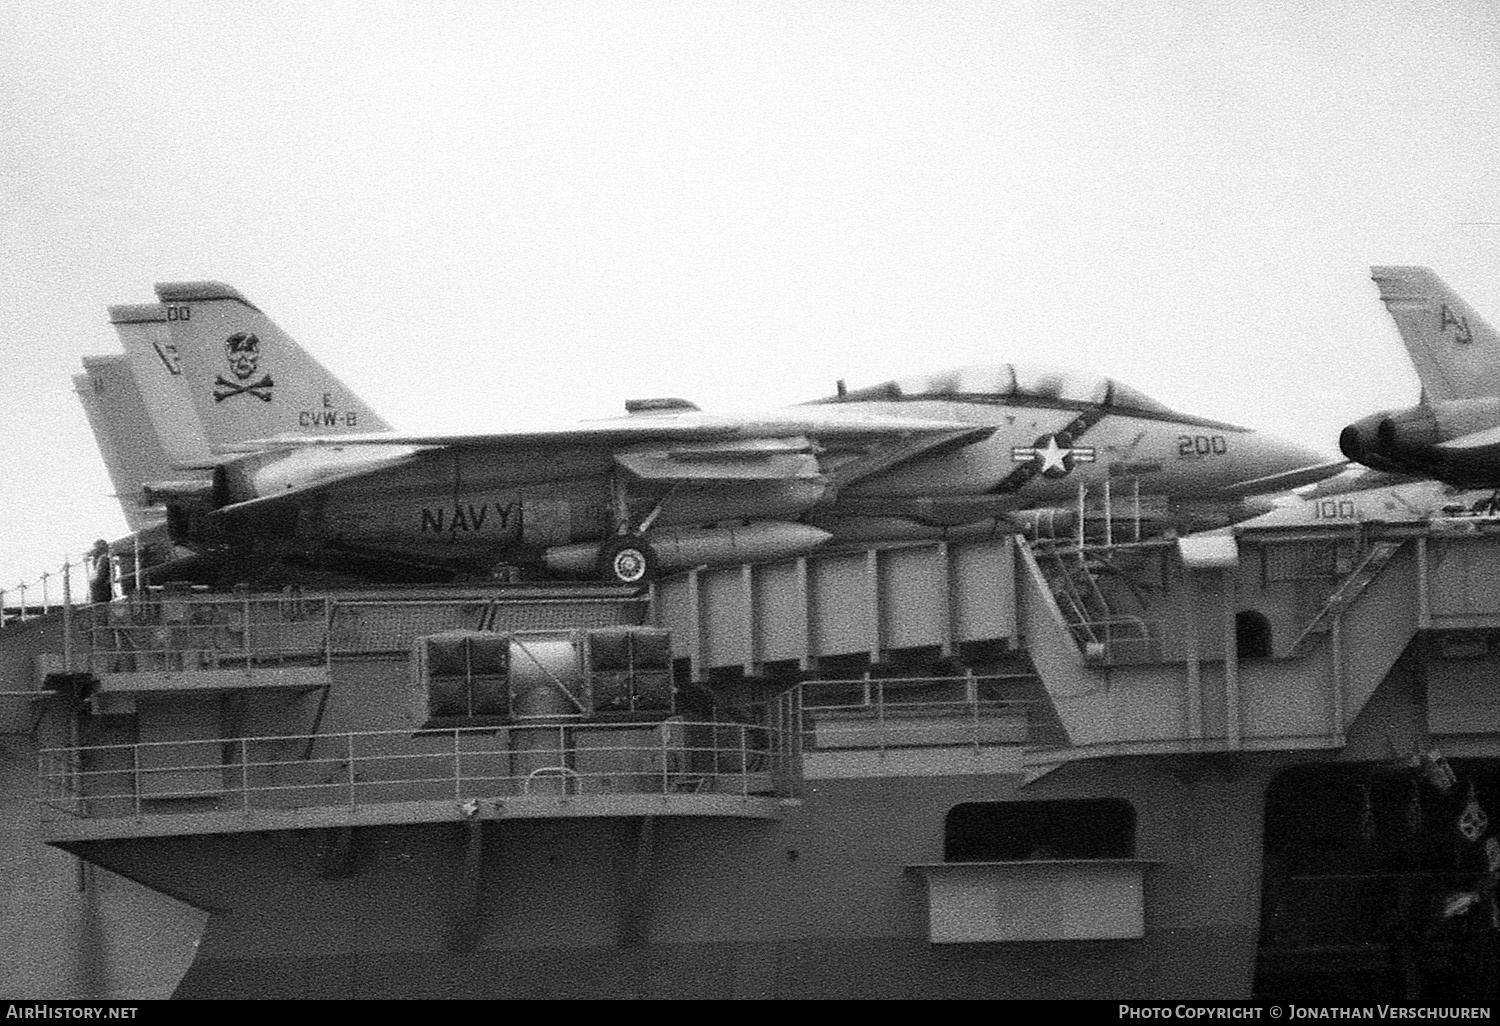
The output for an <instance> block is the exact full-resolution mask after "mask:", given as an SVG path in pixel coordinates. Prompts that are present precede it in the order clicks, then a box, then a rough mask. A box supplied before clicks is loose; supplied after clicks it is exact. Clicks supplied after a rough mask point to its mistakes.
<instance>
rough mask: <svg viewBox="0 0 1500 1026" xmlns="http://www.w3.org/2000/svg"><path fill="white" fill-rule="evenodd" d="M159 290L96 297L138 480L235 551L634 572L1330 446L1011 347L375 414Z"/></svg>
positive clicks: (1000, 511)
mask: <svg viewBox="0 0 1500 1026" xmlns="http://www.w3.org/2000/svg"><path fill="white" fill-rule="evenodd" d="M156 293H157V296H158V298H159V300H160V302H159V303H156V304H151V305H147V306H131V307H113V308H111V317H112V320H113V321H114V323H115V325H116V327H117V329H119V331H120V334H121V337H122V339H123V341H124V343H125V347H126V351H127V354H128V355H129V356H130V359H131V363H132V367H133V369H134V371H135V373H136V375H137V378H138V379H140V392H141V394H142V396H143V397H144V400H145V402H146V403H147V405H148V406H150V407H151V408H152V411H153V412H152V421H153V423H155V424H158V425H161V427H160V430H162V431H167V430H170V431H173V432H175V437H173V438H170V439H168V438H164V439H163V444H164V447H166V448H168V449H169V450H173V449H175V456H176V460H177V465H178V466H181V467H183V468H186V472H185V476H183V477H181V478H180V479H174V480H166V481H158V482H146V483H145V484H146V493H147V496H148V498H150V499H151V500H152V501H154V502H156V503H158V504H161V505H164V506H165V507H166V510H167V519H168V523H169V524H170V525H171V527H172V530H173V533H174V538H175V540H177V541H179V542H180V543H183V544H186V545H190V546H200V547H219V548H221V549H224V550H226V551H232V552H236V551H237V552H241V553H245V552H251V553H255V554H257V558H261V557H279V558H309V559H319V560H332V559H337V558H338V557H340V556H341V555H344V556H350V557H354V558H362V559H366V560H369V559H375V560H378V561H386V562H388V563H390V564H391V565H403V566H407V567H410V566H420V567H429V568H432V569H433V570H434V571H435V572H437V571H441V572H444V573H448V574H459V575H474V576H482V575H485V574H487V573H489V572H490V571H491V570H492V569H493V568H495V567H497V566H503V565H513V566H514V565H519V566H532V567H540V568H545V569H547V570H550V571H552V572H555V573H561V574H566V575H585V574H597V575H598V576H601V577H603V578H605V579H609V580H616V581H623V582H635V581H641V580H644V579H646V578H648V577H650V576H651V575H652V574H653V573H654V572H656V571H658V570H670V569H674V568H681V567H691V566H697V565H709V564H716V563H729V562H750V561H755V560H761V559H774V558H787V557H793V556H796V555H799V554H802V553H805V552H808V551H811V550H812V549H814V548H817V547H818V546H821V545H825V544H827V543H829V542H830V541H833V542H838V541H877V540H882V539H896V538H924V537H925V538H935V537H944V536H948V537H954V536H963V535H964V534H965V533H973V532H978V531H986V532H987V531H997V530H1004V531H1014V530H1016V529H1017V526H1021V527H1025V526H1027V525H1033V526H1034V525H1035V524H1036V523H1037V522H1038V520H1039V519H1042V518H1047V517H1050V516H1051V515H1052V514H1053V513H1056V512H1058V511H1061V510H1068V511H1071V510H1073V509H1074V508H1076V505H1077V497H1078V495H1079V487H1080V485H1083V486H1084V487H1085V488H1086V489H1098V488H1100V487H1101V486H1102V485H1103V484H1104V482H1106V481H1112V482H1113V483H1114V485H1115V488H1116V489H1117V492H1116V494H1119V495H1123V494H1125V492H1121V491H1118V489H1121V488H1125V489H1128V491H1129V493H1130V494H1131V495H1132V496H1133V497H1134V496H1139V497H1141V498H1142V499H1143V500H1150V501H1148V502H1147V503H1146V504H1147V505H1148V506H1150V508H1152V509H1160V510H1162V511H1163V515H1165V516H1167V517H1171V516H1174V515H1176V514H1178V513H1181V512H1182V511H1184V510H1189V509H1191V510H1192V511H1194V515H1204V513H1205V511H1206V515H1208V516H1209V518H1210V519H1211V520H1217V522H1219V523H1227V522H1230V521H1232V520H1234V519H1238V518H1241V517H1243V516H1247V515H1250V514H1251V513H1253V512H1255V511H1256V509H1257V508H1258V507H1257V508H1251V506H1250V504H1247V502H1246V499H1247V497H1250V496H1261V495H1264V494H1266V493H1269V492H1274V491H1280V490H1283V489H1286V488H1290V487H1295V486H1297V485H1300V484H1305V483H1308V482H1311V481H1315V480H1319V479H1321V478H1323V477H1327V476H1329V475H1331V474H1333V473H1336V472H1337V471H1338V469H1339V468H1341V467H1342V466H1343V464H1342V462H1338V463H1329V462H1327V461H1325V460H1323V459H1322V458H1320V456H1319V455H1318V454H1317V453H1315V452H1313V451H1310V450H1308V449H1305V448H1304V447H1302V446H1300V445H1297V444H1294V443H1292V442H1289V441H1284V440H1281V439H1277V438H1272V437H1269V436H1266V435H1263V434H1258V433H1256V432H1253V431H1250V430H1247V429H1245V428H1240V427H1234V426H1232V425H1229V424H1223V423H1220V422H1218V421H1213V420H1205V419H1202V418H1198V417H1190V416H1184V415H1182V414H1178V413H1174V412H1172V411H1171V410H1168V409H1166V408H1165V407H1163V406H1162V405H1161V404H1159V403H1157V402H1154V401H1153V400H1151V399H1149V398H1147V397H1146V396H1144V395H1142V394H1141V393H1139V392H1137V391H1136V390H1134V389H1132V388H1130V387H1128V386H1126V385H1122V384H1120V383H1118V382H1115V381H1111V380H1109V379H1106V378H1099V377H1080V376H1075V375H1069V374H1065V373H1061V372H1058V371H1050V370H1040V369H1029V368H1025V367H1021V366H1014V365H1011V364H996V365H992V366H982V367H969V368H963V369H959V370H954V371H947V372H943V373H941V374H935V375H932V376H930V377H926V378H921V379H914V380H910V381H898V382H889V383H887V384H884V385H879V386H876V387H874V388H868V389H862V390H859V391H848V390H845V389H843V387H842V385H841V386H840V390H839V394H837V395H835V396H832V397H830V398H827V399H823V400H819V401H815V402H810V403H806V404H803V405H799V406H792V407H788V408H785V409H779V410H773V411H771V412H768V413H765V414H763V415H757V416H750V417H725V416H714V415H711V414H708V413H704V412H703V411H701V410H699V409H698V408H697V407H696V406H694V405H692V404H691V403H688V402H684V401H682V400H678V399H652V400H640V401H632V402H628V403H626V410H627V414H626V415H625V416H623V417H617V418H613V419H607V420H597V421H586V422H582V423H578V424H572V425H568V426H565V427H559V428H556V429H549V430H531V431H511V432H495V433H487V434H469V435H461V436H455V435H434V434H416V435H413V434H397V433H395V432H391V431H389V430H385V428H386V425H385V424H384V422H382V421H380V420H379V419H378V417H377V416H376V415H375V413H374V412H373V411H372V410H370V409H369V408H368V407H367V406H366V405H365V404H364V403H363V402H361V401H360V400H359V399H358V397H356V396H354V395H353V393H352V392H350V391H349V390H348V388H347V387H345V386H344V385H342V383H340V382H338V381H337V379H335V378H333V376H332V375H330V374H329V373H328V372H327V371H325V370H324V369H323V368H322V367H320V366H319V365H318V364H317V363H316V362H315V361H313V360H312V359H311V357H309V356H308V355H307V354H306V353H305V352H303V351H302V350H301V349H300V348H299V347H298V346H297V345H296V344H295V343H294V342H293V341H292V340H291V339H290V338H288V337H287V336H286V335H285V333H283V332H282V331H280V330H279V329H278V328H277V327H276V325H275V324H273V323H272V322H271V321H270V319H269V318H267V317H266V316H265V314H263V313H262V312H261V311H260V310H258V309H257V308H256V307H255V306H254V305H252V304H251V303H250V302H249V301H248V300H247V299H245V297H243V296H242V295H240V293H238V292H237V291H235V290H234V289H232V288H230V287H229V286H227V285H222V284H219V283H215V282H190V283H177V284H164V285H158V286H157V287H156ZM184 425H186V427H184ZM1152 502H1154V505H1152V504H1151V503H1152Z"/></svg>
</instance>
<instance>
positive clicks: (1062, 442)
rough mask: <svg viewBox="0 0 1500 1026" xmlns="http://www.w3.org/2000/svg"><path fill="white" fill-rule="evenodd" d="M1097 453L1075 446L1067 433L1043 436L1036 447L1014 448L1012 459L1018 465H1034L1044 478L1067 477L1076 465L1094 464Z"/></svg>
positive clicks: (1082, 446)
mask: <svg viewBox="0 0 1500 1026" xmlns="http://www.w3.org/2000/svg"><path fill="white" fill-rule="evenodd" d="M1095 456H1096V453H1095V452H1094V449H1093V448H1092V447H1091V446H1086V445H1074V444H1073V439H1072V437H1071V436H1070V435H1068V433H1067V432H1065V431H1064V432H1059V433H1057V434H1053V435H1043V436H1042V437H1041V438H1038V439H1037V440H1036V444H1035V445H1017V446H1012V447H1011V450H1010V458H1011V459H1012V460H1014V461H1015V462H1016V463H1034V468H1035V470H1036V472H1037V473H1039V474H1041V475H1042V476H1043V477H1052V478H1057V477H1067V476H1068V473H1069V472H1070V471H1072V469H1073V466H1074V464H1077V463H1092V462H1094V459H1095Z"/></svg>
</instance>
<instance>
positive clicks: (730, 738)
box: [37, 719, 796, 822]
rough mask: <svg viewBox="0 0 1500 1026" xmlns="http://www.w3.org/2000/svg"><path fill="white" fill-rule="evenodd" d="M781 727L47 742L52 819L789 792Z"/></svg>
mask: <svg viewBox="0 0 1500 1026" xmlns="http://www.w3.org/2000/svg"><path fill="white" fill-rule="evenodd" d="M783 752H784V745H782V744H781V743H780V742H779V740H778V738H777V737H776V736H775V732H774V731H772V730H770V729H768V728H765V727H760V726H752V725H749V724H737V723H700V722H688V721H683V720H678V719H671V720H666V721H658V722H652V723H610V724H603V723H586V722H570V723H557V722H550V723H547V722H537V723H516V724H513V725H510V726H505V727H488V728H482V729H476V728H465V729H456V730H438V731H423V732H422V733H420V734H416V735H413V734H412V732H410V731H364V732H355V733H343V734H317V735H305V734H304V735H288V736H274V737H239V738H215V739H206V740H200V739H184V740H181V741H166V742H143V743H139V744H119V745H96V746H88V747H71V748H47V749H43V750H42V751H41V752H40V753H39V755H38V762H39V766H38V781H39V784H40V791H39V794H38V799H37V800H38V804H39V807H40V810H41V815H42V819H43V821H44V822H49V821H55V820H59V819H65V818H72V819H88V820H99V819H137V820H139V819H142V818H144V817H153V816H168V817H170V816H174V815H183V814H189V813H191V814H202V813H204V812H221V813H226V814H243V813H253V812H260V811H288V810H316V809H350V810H358V809H360V808H361V807H368V806H371V805H377V804H384V803H396V802H422V801H445V800H454V801H459V802H464V801H469V800H487V799H496V798H525V797H528V796H544V795H546V796H562V797H566V796H575V795H599V796H603V795H683V794H716V795H740V796H745V797H749V796H752V795H766V796H781V797H786V796H790V795H792V794H793V793H795V791H796V776H795V769H796V767H795V766H794V765H793V764H791V763H790V762H789V761H788V760H787V759H786V758H785V757H784V756H783V754H782V753H783Z"/></svg>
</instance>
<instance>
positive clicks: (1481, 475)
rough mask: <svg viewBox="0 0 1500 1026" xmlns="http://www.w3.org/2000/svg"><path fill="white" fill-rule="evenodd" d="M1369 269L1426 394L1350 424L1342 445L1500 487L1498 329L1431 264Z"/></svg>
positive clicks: (1448, 477) (1391, 463) (1359, 457)
mask: <svg viewBox="0 0 1500 1026" xmlns="http://www.w3.org/2000/svg"><path fill="white" fill-rule="evenodd" d="M1370 277H1371V278H1372V279H1374V281H1375V284H1376V285H1377V286H1378V287H1379V289H1380V298H1381V300H1382V301H1383V302H1384V303H1385V305H1386V309H1387V310H1389V311H1390V314H1391V318H1392V319H1393V320H1394V321H1395V322H1396V329H1397V330H1398V331H1399V332H1400V334H1401V341H1402V342H1403V343H1405V344H1406V351H1407V353H1408V354H1410V356H1411V362H1412V364H1413V365H1414V366H1415V367H1416V369H1417V377H1418V379H1419V380H1420V381H1421V383H1422V395H1421V399H1420V401H1418V403H1417V405H1416V406H1413V407H1410V408H1408V409H1404V410H1385V411H1383V412H1381V413H1374V414H1371V415H1370V416H1368V417H1365V418H1364V419H1362V420H1359V421H1356V422H1355V423H1353V424H1350V425H1349V426H1348V427H1346V428H1344V430H1343V431H1342V432H1341V433H1340V434H1339V448H1340V449H1342V450H1343V452H1344V455H1345V456H1348V457H1349V458H1350V459H1351V460H1354V461H1355V462H1356V463H1363V464H1364V465H1365V466H1367V467H1370V468H1372V469H1374V470H1381V471H1387V472H1391V473H1397V474H1414V475H1418V476H1421V477H1430V478H1434V479H1436V480H1438V481H1442V482H1444V483H1446V484H1449V485H1453V486H1454V487H1457V488H1492V489H1494V488H1500V335H1497V334H1496V332H1495V329H1494V328H1492V327H1490V325H1489V324H1488V323H1487V322H1486V321H1485V319H1484V318H1483V317H1481V316H1479V314H1478V313H1476V312H1475V311H1474V310H1472V309H1470V307H1469V304H1467V303H1465V302H1464V301H1463V299H1462V298H1461V297H1460V296H1459V295H1458V294H1457V293H1456V292H1454V291H1453V290H1452V289H1451V288H1449V287H1448V285H1447V284H1446V283H1444V281H1443V280H1442V279H1441V278H1439V277H1438V276H1437V275H1436V274H1433V273H1432V271H1431V270H1430V269H1428V268H1426V267H1372V268H1370Z"/></svg>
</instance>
